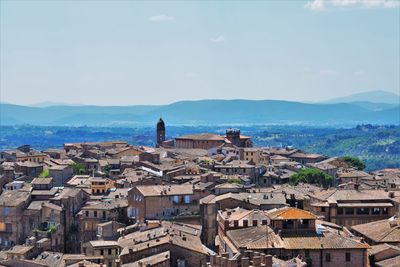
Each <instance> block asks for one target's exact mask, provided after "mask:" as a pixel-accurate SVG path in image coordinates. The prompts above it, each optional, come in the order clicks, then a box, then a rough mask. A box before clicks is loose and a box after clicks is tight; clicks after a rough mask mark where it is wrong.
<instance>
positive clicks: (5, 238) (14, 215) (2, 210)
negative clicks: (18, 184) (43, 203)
mask: <svg viewBox="0 0 400 267" xmlns="http://www.w3.org/2000/svg"><path fill="white" fill-rule="evenodd" d="M30 198H31V196H30V193H29V192H26V191H20V190H13V191H4V192H3V193H2V194H1V195H0V248H9V247H11V246H13V245H17V244H22V243H23V242H25V237H26V233H25V231H24V222H23V220H21V219H22V218H23V212H24V209H25V208H26V207H27V206H28V204H29V202H30Z"/></svg>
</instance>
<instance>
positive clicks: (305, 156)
mask: <svg viewBox="0 0 400 267" xmlns="http://www.w3.org/2000/svg"><path fill="white" fill-rule="evenodd" d="M289 158H290V159H292V160H294V161H297V162H299V163H301V164H303V165H306V164H309V163H317V162H320V161H322V160H324V159H326V158H327V157H326V156H324V155H321V154H310V153H304V152H300V151H297V152H295V153H293V154H290V155H289Z"/></svg>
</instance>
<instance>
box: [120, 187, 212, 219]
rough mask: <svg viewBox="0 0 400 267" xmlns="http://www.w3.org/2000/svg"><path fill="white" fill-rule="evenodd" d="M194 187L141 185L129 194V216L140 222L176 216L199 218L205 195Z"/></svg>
mask: <svg viewBox="0 0 400 267" xmlns="http://www.w3.org/2000/svg"><path fill="white" fill-rule="evenodd" d="M204 194H205V193H203V192H202V191H201V190H196V189H195V187H194V186H193V185H190V184H188V185H141V186H136V187H133V188H132V189H131V190H129V192H128V202H129V208H128V216H129V217H134V218H136V219H138V220H140V221H143V220H144V219H162V218H172V217H176V216H183V217H184V216H189V217H190V216H198V212H199V200H200V198H201V197H202V196H203V195H204Z"/></svg>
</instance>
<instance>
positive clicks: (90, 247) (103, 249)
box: [83, 240, 120, 267]
mask: <svg viewBox="0 0 400 267" xmlns="http://www.w3.org/2000/svg"><path fill="white" fill-rule="evenodd" d="M119 252H120V247H119V245H118V242H117V241H103V240H95V241H89V242H88V243H86V244H85V245H84V246H83V253H84V254H85V255H87V256H99V257H102V258H103V262H104V264H105V266H107V267H117V266H119V260H118V259H119Z"/></svg>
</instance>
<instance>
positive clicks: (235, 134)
mask: <svg viewBox="0 0 400 267" xmlns="http://www.w3.org/2000/svg"><path fill="white" fill-rule="evenodd" d="M224 144H229V145H232V146H236V147H251V146H253V143H252V141H251V138H250V137H247V136H243V135H240V130H237V129H229V130H227V131H226V135H225V136H221V135H218V134H212V133H202V134H189V135H184V136H180V137H177V138H175V146H176V148H191V149H206V150H209V149H211V148H215V147H219V146H222V145H224Z"/></svg>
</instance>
